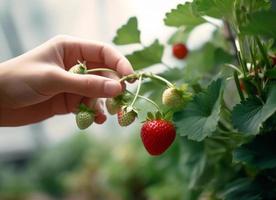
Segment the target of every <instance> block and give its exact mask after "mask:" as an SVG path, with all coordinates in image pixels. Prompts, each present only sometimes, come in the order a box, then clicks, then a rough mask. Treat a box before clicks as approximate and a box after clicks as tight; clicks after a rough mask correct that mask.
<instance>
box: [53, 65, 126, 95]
mask: <svg viewBox="0 0 276 200" xmlns="http://www.w3.org/2000/svg"><path fill="white" fill-rule="evenodd" d="M51 81H52V82H53V84H52V88H51V90H53V93H56V94H57V93H64V92H65V93H73V94H77V95H81V96H85V97H89V98H101V97H105V98H107V97H114V96H117V95H119V94H120V93H121V92H122V85H121V84H120V82H119V81H116V80H113V79H110V78H107V77H103V76H96V75H90V74H89V75H79V74H72V73H68V72H66V71H64V70H59V72H58V73H57V74H56V75H55V76H52V78H51Z"/></svg>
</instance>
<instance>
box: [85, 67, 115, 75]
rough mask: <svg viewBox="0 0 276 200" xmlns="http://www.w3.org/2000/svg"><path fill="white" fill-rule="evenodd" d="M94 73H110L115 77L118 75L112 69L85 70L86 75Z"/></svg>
mask: <svg viewBox="0 0 276 200" xmlns="http://www.w3.org/2000/svg"><path fill="white" fill-rule="evenodd" d="M94 72H112V73H114V74H116V75H118V73H117V72H116V71H114V70H112V69H108V68H95V69H89V70H86V73H87V74H88V73H94Z"/></svg>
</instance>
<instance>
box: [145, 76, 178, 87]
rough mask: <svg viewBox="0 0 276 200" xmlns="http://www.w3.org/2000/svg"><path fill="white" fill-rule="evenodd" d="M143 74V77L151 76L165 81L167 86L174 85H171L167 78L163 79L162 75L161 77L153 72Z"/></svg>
mask: <svg viewBox="0 0 276 200" xmlns="http://www.w3.org/2000/svg"><path fill="white" fill-rule="evenodd" d="M144 76H145V77H148V78H153V79H157V80H159V81H162V82H164V83H166V84H167V85H168V86H169V87H174V85H173V84H172V83H171V82H170V81H168V80H167V79H165V78H163V77H161V76H158V75H156V74H153V73H145V74H144Z"/></svg>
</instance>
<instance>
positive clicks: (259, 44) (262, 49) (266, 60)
mask: <svg viewBox="0 0 276 200" xmlns="http://www.w3.org/2000/svg"><path fill="white" fill-rule="evenodd" d="M256 42H257V45H258V47H259V49H260V52H261V54H262V57H263V59H264V62H265V64H266V67H268V68H269V67H270V62H269V60H268V57H267V52H266V49H265V48H264V46H263V44H262V43H261V40H260V39H259V38H258V37H256Z"/></svg>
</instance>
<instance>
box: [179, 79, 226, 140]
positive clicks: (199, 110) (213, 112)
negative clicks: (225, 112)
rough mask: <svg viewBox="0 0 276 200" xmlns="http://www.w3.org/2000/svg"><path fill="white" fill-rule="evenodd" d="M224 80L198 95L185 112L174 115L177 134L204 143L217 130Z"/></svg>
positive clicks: (215, 82) (219, 80) (217, 81)
mask: <svg viewBox="0 0 276 200" xmlns="http://www.w3.org/2000/svg"><path fill="white" fill-rule="evenodd" d="M222 85H223V80H222V79H218V80H216V81H213V82H212V83H211V84H210V85H209V86H208V88H207V90H206V91H205V92H200V93H198V94H197V95H196V96H195V97H194V99H193V100H192V101H191V102H190V103H188V105H187V106H186V107H185V109H184V110H182V111H180V112H177V113H175V114H174V123H175V125H176V127H177V132H178V134H180V135H181V136H188V138H189V139H192V140H196V141H202V140H203V139H204V138H206V137H208V136H210V135H212V133H213V132H214V131H215V130H216V127H217V124H218V120H219V117H220V116H219V114H220V109H221V99H222V93H223V86H222Z"/></svg>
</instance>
